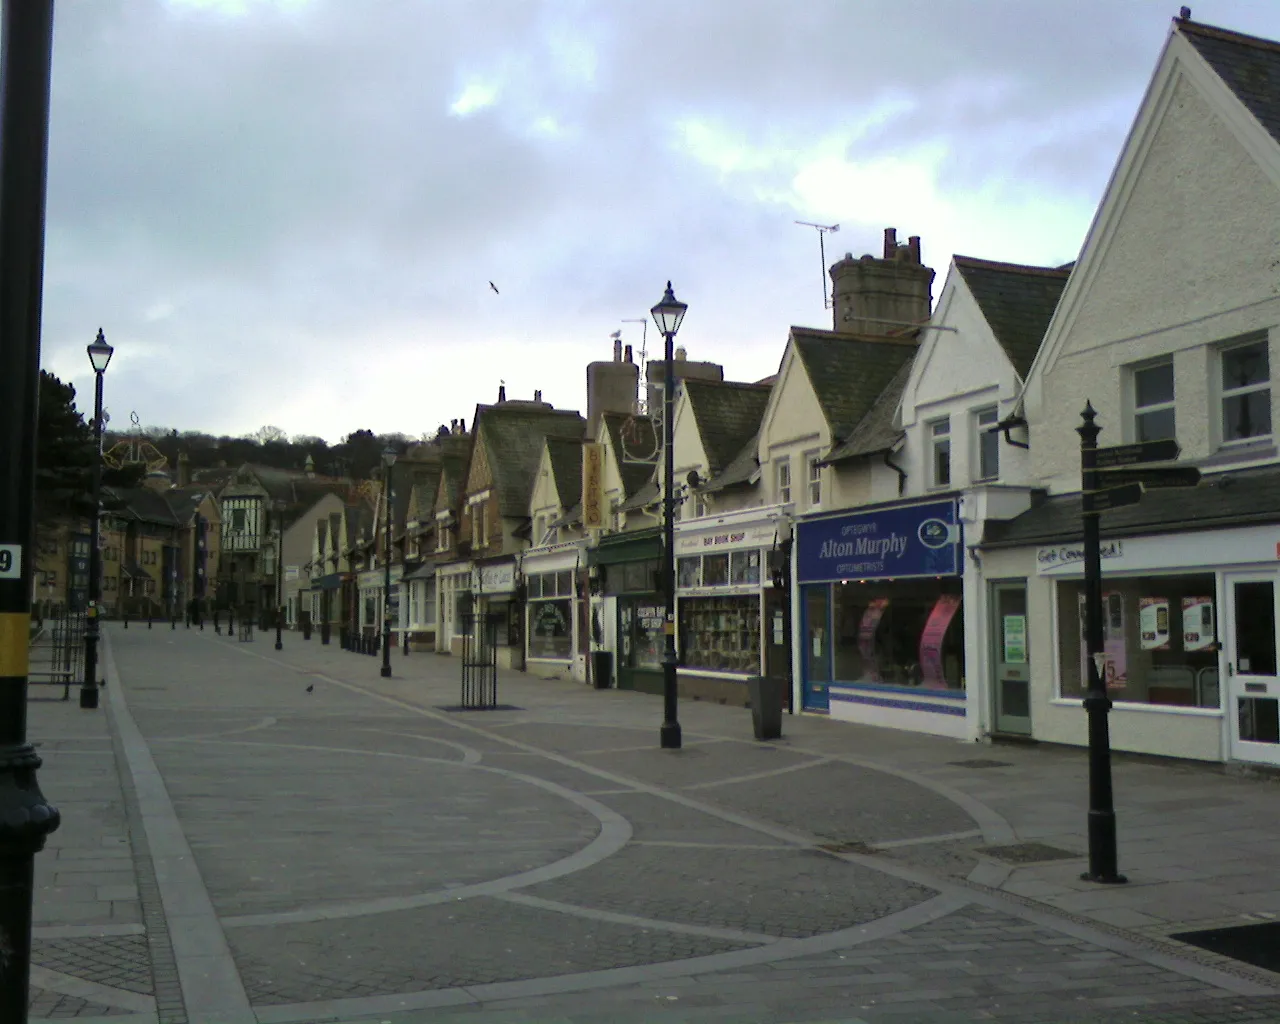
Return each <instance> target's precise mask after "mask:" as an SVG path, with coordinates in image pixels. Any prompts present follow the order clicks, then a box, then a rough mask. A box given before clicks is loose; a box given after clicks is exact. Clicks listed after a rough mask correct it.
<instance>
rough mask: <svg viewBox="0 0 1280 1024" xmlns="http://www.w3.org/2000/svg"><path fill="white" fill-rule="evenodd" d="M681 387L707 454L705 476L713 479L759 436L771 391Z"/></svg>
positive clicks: (689, 383)
mask: <svg viewBox="0 0 1280 1024" xmlns="http://www.w3.org/2000/svg"><path fill="white" fill-rule="evenodd" d="M683 386H684V392H685V396H686V397H687V398H688V401H689V408H690V409H691V410H692V412H693V419H694V422H695V424H696V425H697V427H698V436H699V437H701V438H702V449H703V451H705V452H706V453H707V469H708V475H711V476H714V475H715V474H716V473H719V472H720V471H721V470H723V469H724V468H725V467H726V466H728V465H729V463H730V462H732V461H733V460H734V458H735V457H736V456H737V455H738V453H739V452H741V451H742V446H743V445H744V444H746V442H747V441H748V440H750V439H751V438H752V437H754V436H755V435H756V434H757V433H758V432H759V430H760V420H761V418H762V417H763V416H764V410H765V406H766V405H768V404H769V395H770V393H771V392H772V391H773V387H772V385H769V384H740V383H737V382H735V381H707V380H686V381H684V385H683Z"/></svg>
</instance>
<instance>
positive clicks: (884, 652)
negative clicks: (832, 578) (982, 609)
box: [832, 579, 965, 690]
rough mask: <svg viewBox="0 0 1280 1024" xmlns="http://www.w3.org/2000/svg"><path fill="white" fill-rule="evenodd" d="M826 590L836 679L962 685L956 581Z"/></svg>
mask: <svg viewBox="0 0 1280 1024" xmlns="http://www.w3.org/2000/svg"><path fill="white" fill-rule="evenodd" d="M832 589H833V591H834V615H833V618H832V625H833V628H834V631H835V635H834V637H833V647H832V653H833V657H834V664H833V678H834V679H835V680H836V681H837V682H849V683H880V684H883V685H888V686H918V687H922V688H926V689H934V690H963V689H964V687H965V681H964V614H963V611H962V609H961V604H960V581H959V580H955V579H945V580H919V581H915V580H899V581H895V582H891V583H890V582H885V583H879V582H873V583H840V584H835V585H834V586H833V587H832Z"/></svg>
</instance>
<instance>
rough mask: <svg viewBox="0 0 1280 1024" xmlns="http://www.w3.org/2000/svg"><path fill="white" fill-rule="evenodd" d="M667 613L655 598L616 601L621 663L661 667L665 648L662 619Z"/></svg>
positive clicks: (641, 666) (663, 619) (650, 667)
mask: <svg viewBox="0 0 1280 1024" xmlns="http://www.w3.org/2000/svg"><path fill="white" fill-rule="evenodd" d="M666 618H667V613H666V609H665V608H663V606H662V605H660V604H658V603H657V602H655V601H651V600H646V599H638V598H634V597H633V598H628V599H626V600H622V601H619V602H618V637H619V640H620V641H621V645H622V647H621V650H620V651H619V659H620V664H621V665H622V666H624V667H626V668H649V669H657V668H661V667H662V657H663V654H664V653H665V651H666V643H667V639H666V633H665V632H663V629H662V627H663V623H665V622H666Z"/></svg>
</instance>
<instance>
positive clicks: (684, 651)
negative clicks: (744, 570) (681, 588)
mask: <svg viewBox="0 0 1280 1024" xmlns="http://www.w3.org/2000/svg"><path fill="white" fill-rule="evenodd" d="M680 647H681V652H680V653H681V656H680V663H681V664H682V665H683V666H684V667H686V668H701V669H706V670H708V671H711V672H741V673H744V674H746V675H754V674H756V673H758V672H759V671H760V598H759V597H758V596H757V595H755V594H750V595H746V596H743V597H686V598H682V599H681V601H680Z"/></svg>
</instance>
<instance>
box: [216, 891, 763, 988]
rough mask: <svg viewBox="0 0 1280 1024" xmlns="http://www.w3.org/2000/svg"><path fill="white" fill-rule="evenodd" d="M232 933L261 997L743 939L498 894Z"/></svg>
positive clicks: (451, 977)
mask: <svg viewBox="0 0 1280 1024" xmlns="http://www.w3.org/2000/svg"><path fill="white" fill-rule="evenodd" d="M227 939H228V941H229V943H230V945H231V951H232V955H233V956H234V957H235V961H236V966H237V967H238V968H239V970H240V974H241V977H242V978H243V979H244V983H245V989H246V991H247V992H248V993H249V997H250V998H251V999H252V1001H253V1002H254V1003H261V1004H273V1003H293V1002H310V1001H314V1000H321V999H338V998H349V997H355V996H368V995H378V994H382V993H387V992H417V991H424V990H428V989H439V988H454V987H458V986H463V985H478V984H484V983H487V982H496V981H513V980H519V979H524V978H541V977H550V976H554V975H560V974H576V973H578V972H580V971H595V970H603V969H606V968H610V967H626V966H632V965H636V964H648V963H654V962H656V961H661V960H680V959H684V958H687V957H694V956H704V955H707V954H710V953H718V952H722V951H725V950H730V949H738V948H742V947H741V946H740V945H739V944H737V943H733V942H727V941H724V940H721V939H712V938H704V937H702V936H696V935H678V934H673V933H670V932H665V931H662V932H660V931H646V930H643V929H640V928H634V927H629V926H625V925H616V924H609V923H601V922H596V921H588V920H583V919H581V918H576V917H570V916H566V915H563V914H558V913H554V912H551V911H543V910H535V909H531V908H527V907H520V906H515V905H513V904H510V903H504V902H501V901H499V900H491V899H471V900H466V901H462V902H458V903H453V904H446V905H442V906H434V907H425V908H422V909H419V910H409V911H398V912H393V913H388V914H379V915H377V916H376V917H362V918H354V919H350V920H343V921H327V922H317V923H314V924H298V925H282V926H276V927H269V928H245V929H232V930H230V931H228V933H227Z"/></svg>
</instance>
